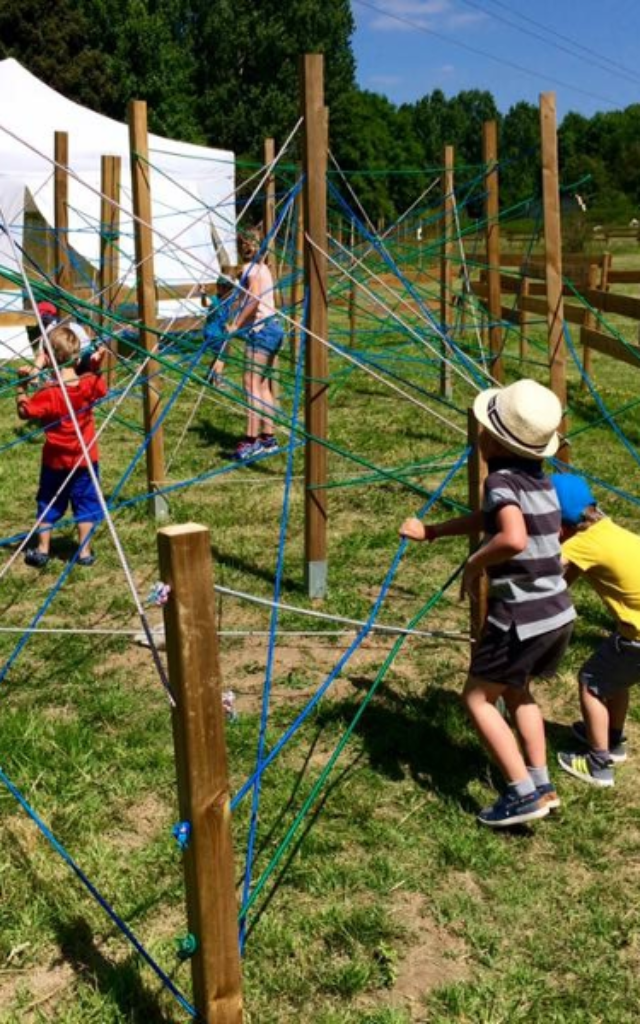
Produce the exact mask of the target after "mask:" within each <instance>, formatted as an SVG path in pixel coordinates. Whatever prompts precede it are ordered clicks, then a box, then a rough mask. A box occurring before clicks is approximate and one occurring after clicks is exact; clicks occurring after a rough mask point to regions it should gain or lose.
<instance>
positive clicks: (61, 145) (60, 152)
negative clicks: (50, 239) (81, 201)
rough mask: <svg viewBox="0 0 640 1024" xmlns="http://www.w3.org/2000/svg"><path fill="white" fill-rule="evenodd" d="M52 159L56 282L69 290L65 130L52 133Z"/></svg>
mask: <svg viewBox="0 0 640 1024" xmlns="http://www.w3.org/2000/svg"><path fill="white" fill-rule="evenodd" d="M54 159H55V168H54V172H53V195H54V199H53V202H54V218H55V219H54V223H55V232H56V237H55V246H54V251H55V273H56V284H57V285H58V287H59V288H61V289H62V291H65V292H70V291H71V290H72V287H73V275H72V271H71V259H70V255H69V136H68V135H67V133H66V132H56V133H55V135H54Z"/></svg>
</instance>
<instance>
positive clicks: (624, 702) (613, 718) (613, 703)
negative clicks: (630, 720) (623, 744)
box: [605, 687, 629, 735]
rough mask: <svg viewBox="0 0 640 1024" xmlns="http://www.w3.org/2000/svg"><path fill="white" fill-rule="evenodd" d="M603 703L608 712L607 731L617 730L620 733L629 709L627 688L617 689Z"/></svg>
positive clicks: (614, 731)
mask: <svg viewBox="0 0 640 1024" xmlns="http://www.w3.org/2000/svg"><path fill="white" fill-rule="evenodd" d="M605 703H606V705H607V711H608V712H609V732H610V733H617V732H619V733H620V734H621V735H622V733H623V732H624V723H625V722H626V720H627V711H628V710H629V690H628V689H627V688H626V687H625V688H624V690H618V691H617V692H616V693H614V694H612V696H611V697H607V699H606V701H605Z"/></svg>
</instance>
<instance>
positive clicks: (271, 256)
mask: <svg viewBox="0 0 640 1024" xmlns="http://www.w3.org/2000/svg"><path fill="white" fill-rule="evenodd" d="M275 156H276V144H275V140H274V139H265V140H264V164H265V167H270V166H271V165H272V164H273V161H274V160H275ZM263 219H264V234H265V238H268V239H269V242H268V243H267V255H266V260H267V263H268V265H269V270H270V271H271V276H272V278H273V302H274V305H275V306H276V307H278V306H279V305H280V301H279V292H278V261H277V259H276V248H275V241H274V239H273V238H271V232H272V231H273V225H274V224H275V221H276V177H275V174H274V173H273V172H271V173H270V174H269V175H268V177H267V180H266V183H265V196H264V218H263ZM272 373H273V377H272V378H271V394H272V395H273V400H274V404H276V405H277V404H278V396H279V392H280V387H279V380H278V356H276V358H275V359H274V362H273V366H272Z"/></svg>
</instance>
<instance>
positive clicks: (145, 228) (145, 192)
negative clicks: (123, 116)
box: [129, 100, 168, 518]
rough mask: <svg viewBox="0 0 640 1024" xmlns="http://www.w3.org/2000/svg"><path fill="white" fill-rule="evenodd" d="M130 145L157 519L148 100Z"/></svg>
mask: <svg viewBox="0 0 640 1024" xmlns="http://www.w3.org/2000/svg"><path fill="white" fill-rule="evenodd" d="M129 146H130V149H131V185H132V191H133V214H134V232H135V252H136V264H137V267H136V270H137V285H138V317H139V320H140V344H141V346H142V348H144V350H145V352H146V353H147V355H148V363H147V372H146V375H145V378H144V382H143V392H142V395H143V404H144V429H145V431H146V433H147V436H148V435H151V440H150V441H149V444H148V446H147V490H148V492H149V494H150V495H152V497H151V499H150V511H151V513H152V515H154V516H155V517H156V518H160V517H162V516H165V515H167V512H168V507H167V504H166V501H165V500H164V498H162V497H161V496H160V495H158V494H156V493H155V492H156V491H157V490H158V488H160V487H162V485H163V484H164V479H165V471H164V435H163V427H162V424H160V426H158V421H159V420H160V416H161V414H162V392H161V385H160V375H159V370H160V366H159V364H158V362H157V361H156V360H155V359H154V358H153V353H154V352H155V351H156V349H157V346H158V336H157V334H156V333H155V332H154V328H155V327H156V324H157V313H156V286H155V280H154V273H153V233H152V228H151V216H152V214H151V183H150V166H149V144H148V136H147V104H146V103H145V101H144V100H131V102H130V103H129Z"/></svg>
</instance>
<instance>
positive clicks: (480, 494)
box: [467, 409, 489, 640]
mask: <svg viewBox="0 0 640 1024" xmlns="http://www.w3.org/2000/svg"><path fill="white" fill-rule="evenodd" d="M481 429H482V428H481V427H480V424H479V423H478V421H477V419H476V418H475V416H474V415H473V409H469V410H468V412H467V431H468V443H469V444H470V445H471V446H472V451H471V455H470V456H469V462H468V464H467V465H468V481H469V508H470V509H471V511H472V512H479V511H480V510H481V509H482V502H483V498H484V482H485V480H486V477H487V472H488V469H487V463H486V459H485V458H484V456H483V454H482V452H481V451H480V444H479V441H480V433H481ZM481 536H482V535H481V533H476V534H469V554H470V555H472V554H473V552H474V551H475V550H476V548H477V547H478V544H479V543H480V539H481ZM488 589H489V588H488V581H487V577H486V576H485V575H484V573H483V575H482V576H481V577H480V578H479V580H477V581H476V584H475V587H474V594H473V598H472V600H471V601H470V609H469V610H470V617H471V622H470V632H471V636H472V637H473V639H474V640H478V639H479V637H480V634H481V632H482V628H483V626H484V622H485V619H486V617H487V594H488Z"/></svg>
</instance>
